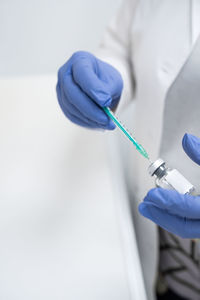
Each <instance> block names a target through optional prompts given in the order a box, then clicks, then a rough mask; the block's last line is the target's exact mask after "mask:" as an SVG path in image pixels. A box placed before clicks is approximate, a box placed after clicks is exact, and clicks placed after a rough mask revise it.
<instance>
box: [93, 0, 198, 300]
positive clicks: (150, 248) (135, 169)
mask: <svg viewBox="0 0 200 300" xmlns="http://www.w3.org/2000/svg"><path fill="white" fill-rule="evenodd" d="M199 16H200V1H199V0H193V1H192V0H191V1H190V0H164V1H160V0H138V1H137V0H126V1H124V2H123V3H122V6H121V8H120V10H119V12H118V14H117V16H116V17H115V18H114V20H113V21H112V23H111V24H110V26H109V27H108V29H107V32H106V34H105V36H104V39H103V41H102V44H101V45H100V49H99V53H98V54H99V57H101V58H102V59H104V60H106V61H108V62H109V63H111V64H112V65H113V66H115V67H116V68H117V69H118V70H119V71H120V72H121V74H122V77H123V80H124V92H123V95H122V99H121V101H120V105H119V109H120V108H121V107H122V106H126V105H127V104H128V103H129V101H131V100H134V101H135V114H134V116H133V120H132V122H134V133H135V136H136V137H137V138H139V139H140V141H141V142H142V144H143V146H144V147H145V148H146V149H148V152H149V153H150V154H151V158H152V160H154V159H157V158H158V155H159V148H160V143H161V138H162V125H163V124H162V123H163V111H164V105H165V98H166V94H167V91H168V90H169V87H170V86H171V84H172V83H173V81H174V80H175V78H176V76H177V75H178V73H179V71H180V70H181V68H182V66H183V64H184V63H185V62H186V60H187V58H188V57H189V54H190V53H191V51H192V49H193V47H194V44H195V42H196V40H197V38H198V35H199V32H200V17H199ZM130 155H131V161H132V163H131V165H130V166H131V167H130V176H129V188H130V190H131V198H132V199H130V201H131V203H132V206H133V210H134V213H133V218H134V220H133V221H134V227H135V231H136V236H137V240H138V249H139V253H140V258H141V264H142V268H143V273H144V279H145V284H146V290H147V295H148V299H153V298H154V296H153V293H152V290H153V285H154V283H155V277H156V269H157V256H158V255H157V254H158V251H157V249H158V243H157V234H156V227H155V226H154V225H153V224H152V223H151V222H149V221H148V220H145V219H144V218H142V217H141V216H139V214H138V212H137V206H138V202H139V201H140V200H142V199H143V197H144V195H145V193H146V192H147V191H148V190H149V188H151V187H152V180H151V179H150V178H149V177H148V176H146V174H147V171H146V168H147V165H146V162H145V160H144V159H143V158H142V157H139V155H137V153H136V151H135V152H134V151H132V152H131V154H130ZM127 159H130V157H127ZM145 176H146V177H145Z"/></svg>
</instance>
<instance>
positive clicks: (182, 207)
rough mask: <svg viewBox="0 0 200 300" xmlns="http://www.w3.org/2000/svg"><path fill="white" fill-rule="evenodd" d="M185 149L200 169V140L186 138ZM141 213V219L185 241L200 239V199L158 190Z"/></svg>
mask: <svg viewBox="0 0 200 300" xmlns="http://www.w3.org/2000/svg"><path fill="white" fill-rule="evenodd" d="M182 145H183V149H184V150H185V152H186V153H187V155H188V156H189V157H190V158H191V159H192V160H193V161H194V162H196V163H197V164H199V165H200V139H199V138H197V137H195V136H193V135H190V134H185V135H184V137H183V141H182ZM138 209H139V212H140V213H141V215H143V216H144V217H146V218H148V219H150V220H151V221H153V222H154V223H156V224H157V225H159V226H160V227H162V228H164V229H165V230H167V231H169V232H171V233H174V234H176V235H178V236H180V237H182V238H200V196H192V195H189V194H186V195H182V194H179V193H178V192H176V191H174V190H165V189H162V188H155V189H152V190H150V191H149V192H148V194H147V196H146V197H145V198H144V201H143V202H142V203H141V204H140V205H139V208H138Z"/></svg>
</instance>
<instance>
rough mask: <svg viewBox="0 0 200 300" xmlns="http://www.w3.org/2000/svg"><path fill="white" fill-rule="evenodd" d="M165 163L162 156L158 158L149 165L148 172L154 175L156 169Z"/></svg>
mask: <svg viewBox="0 0 200 300" xmlns="http://www.w3.org/2000/svg"><path fill="white" fill-rule="evenodd" d="M164 164H165V162H164V160H162V159H161V158H158V159H157V160H156V161H154V162H153V163H152V164H150V166H149V167H148V172H149V174H150V175H151V176H153V175H154V173H155V171H156V170H157V169H158V168H160V167H161V166H163V165H164Z"/></svg>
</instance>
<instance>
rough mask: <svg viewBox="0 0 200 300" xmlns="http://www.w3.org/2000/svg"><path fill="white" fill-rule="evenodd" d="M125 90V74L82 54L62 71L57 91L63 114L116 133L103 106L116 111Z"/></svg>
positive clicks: (77, 121) (89, 125) (69, 61)
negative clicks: (123, 75)
mask: <svg viewBox="0 0 200 300" xmlns="http://www.w3.org/2000/svg"><path fill="white" fill-rule="evenodd" d="M122 88H123V81H122V78H121V75H120V73H119V72H118V71H117V70H116V69H115V68H114V67H112V66H111V65H109V64H107V63H105V62H103V61H101V60H100V59H98V58H96V57H95V56H94V55H92V54H91V53H89V52H84V51H78V52H76V53H74V54H73V55H72V57H71V58H70V59H69V60H68V61H67V62H66V63H65V64H64V65H63V66H62V67H61V68H60V70H59V72H58V83H57V87H56V91H57V98H58V102H59V104H60V107H61V109H62V111H63V112H64V114H65V116H66V117H67V118H69V119H70V120H71V121H72V122H74V123H75V124H78V125H81V126H84V127H88V128H102V129H108V130H112V129H114V128H115V125H114V123H113V122H112V120H111V119H109V117H108V116H107V115H106V114H105V112H104V111H103V110H102V107H104V106H108V107H110V108H111V109H112V108H115V107H116V106H117V104H118V102H119V100H120V96H121V93H122Z"/></svg>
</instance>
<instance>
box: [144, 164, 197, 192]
mask: <svg viewBox="0 0 200 300" xmlns="http://www.w3.org/2000/svg"><path fill="white" fill-rule="evenodd" d="M148 172H149V174H150V175H151V176H154V177H155V178H156V179H155V182H156V186H157V187H162V188H164V189H170V190H171V189H174V190H176V191H177V192H179V193H181V194H193V193H194V191H195V188H194V186H193V185H192V184H191V183H190V182H189V181H188V180H187V179H186V178H185V177H184V176H183V175H182V174H181V173H180V172H179V171H177V170H176V169H170V168H168V167H166V165H165V162H164V161H163V160H162V159H161V158H159V159H157V160H156V161H155V162H153V163H151V164H150V166H149V167H148Z"/></svg>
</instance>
